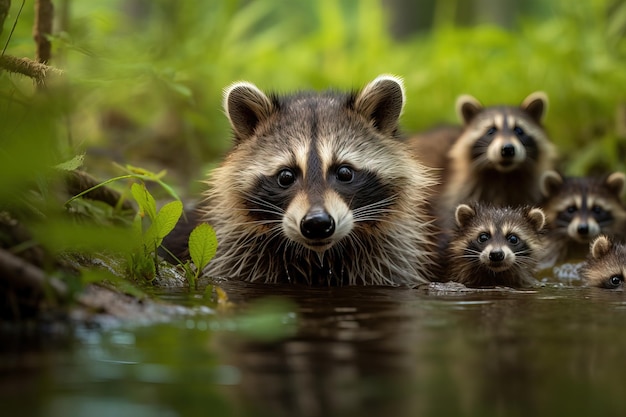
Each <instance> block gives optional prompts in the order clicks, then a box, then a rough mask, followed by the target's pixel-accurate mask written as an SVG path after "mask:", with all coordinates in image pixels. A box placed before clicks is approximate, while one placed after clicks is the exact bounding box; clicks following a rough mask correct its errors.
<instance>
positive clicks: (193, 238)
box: [189, 223, 217, 270]
mask: <svg viewBox="0 0 626 417" xmlns="http://www.w3.org/2000/svg"><path fill="white" fill-rule="evenodd" d="M215 252H217V236H216V234H215V230H213V228H212V227H211V226H210V225H209V224H207V223H202V224H200V225H199V226H196V228H195V229H193V231H192V232H191V234H190V235H189V254H190V255H191V260H192V261H193V263H194V264H195V265H196V268H198V270H202V269H204V267H205V266H207V265H208V263H209V261H210V260H211V259H213V257H214V256H215Z"/></svg>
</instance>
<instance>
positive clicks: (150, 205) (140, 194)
mask: <svg viewBox="0 0 626 417" xmlns="http://www.w3.org/2000/svg"><path fill="white" fill-rule="evenodd" d="M130 192H131V194H132V195H133V197H134V198H135V201H137V204H139V212H140V213H141V215H142V216H143V215H146V214H147V215H148V217H149V218H150V220H152V221H155V219H156V201H154V197H152V194H150V192H149V191H148V189H147V188H146V186H145V185H144V184H137V183H134V184H133V185H132V186H131V187H130Z"/></svg>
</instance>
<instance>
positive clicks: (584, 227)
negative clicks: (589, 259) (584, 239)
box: [578, 223, 589, 235]
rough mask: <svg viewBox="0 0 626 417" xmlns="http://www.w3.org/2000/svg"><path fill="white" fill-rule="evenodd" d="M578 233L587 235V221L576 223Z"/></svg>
mask: <svg viewBox="0 0 626 417" xmlns="http://www.w3.org/2000/svg"><path fill="white" fill-rule="evenodd" d="M578 234H579V235H588V234H589V225H588V224H587V223H582V224H579V225H578Z"/></svg>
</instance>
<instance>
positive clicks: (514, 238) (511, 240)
mask: <svg viewBox="0 0 626 417" xmlns="http://www.w3.org/2000/svg"><path fill="white" fill-rule="evenodd" d="M506 240H507V241H508V242H509V243H510V244H511V245H517V244H518V243H519V237H517V235H514V234H510V235H508V236H507V237H506Z"/></svg>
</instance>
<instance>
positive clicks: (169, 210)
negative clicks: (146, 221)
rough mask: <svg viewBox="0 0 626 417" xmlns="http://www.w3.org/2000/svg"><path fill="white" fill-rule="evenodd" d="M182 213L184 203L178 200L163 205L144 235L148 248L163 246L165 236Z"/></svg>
mask: <svg viewBox="0 0 626 417" xmlns="http://www.w3.org/2000/svg"><path fill="white" fill-rule="evenodd" d="M182 214H183V203H182V202H180V201H178V200H176V201H170V202H169V203H167V204H166V205H164V206H163V207H161V210H159V213H158V214H157V215H156V216H155V218H154V220H153V222H152V224H151V225H150V227H149V228H148V230H146V234H145V235H144V243H145V245H146V249H148V250H152V249H154V248H156V247H159V246H161V243H162V242H163V238H164V237H165V236H167V235H168V234H169V233H170V232H171V231H172V230H173V229H174V227H175V226H176V223H177V222H178V219H180V216H182Z"/></svg>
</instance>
